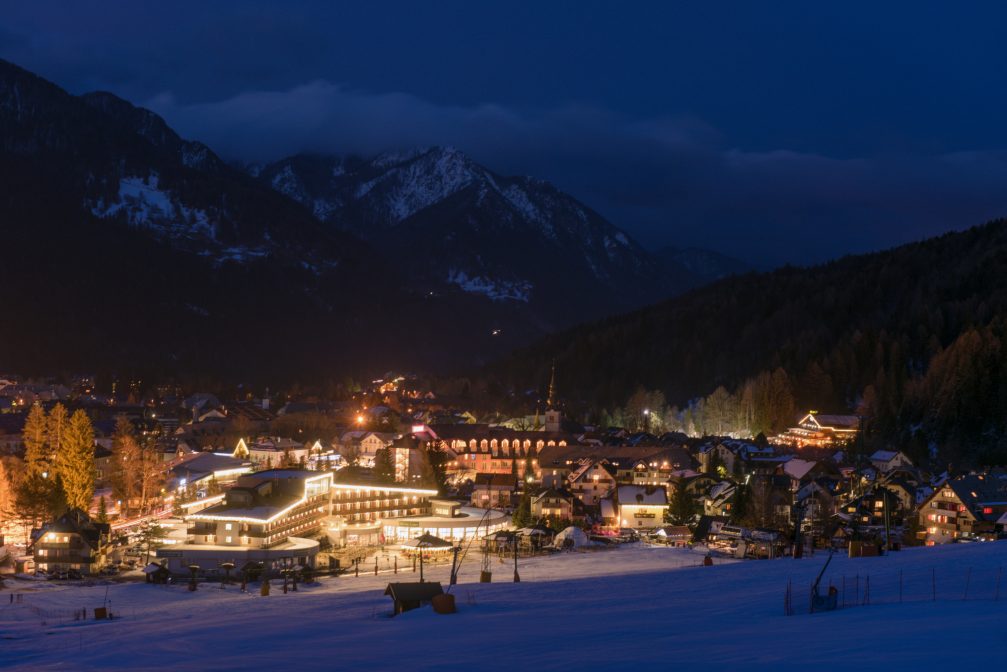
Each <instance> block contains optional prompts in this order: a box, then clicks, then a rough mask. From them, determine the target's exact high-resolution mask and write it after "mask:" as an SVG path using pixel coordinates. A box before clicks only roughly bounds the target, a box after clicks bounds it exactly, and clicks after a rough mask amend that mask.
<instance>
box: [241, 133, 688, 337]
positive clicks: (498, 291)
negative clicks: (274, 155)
mask: <svg viewBox="0 0 1007 672" xmlns="http://www.w3.org/2000/svg"><path fill="white" fill-rule="evenodd" d="M257 174H258V178H259V179H260V180H261V181H263V182H264V183H266V184H269V185H270V186H271V187H272V188H273V189H275V190H277V191H279V192H280V193H283V194H285V195H287V196H289V197H290V198H292V199H294V200H296V201H298V202H300V203H302V204H303V205H304V206H305V207H307V208H308V209H309V210H311V211H312V212H313V213H314V214H315V216H316V217H317V218H319V220H321V221H323V222H326V223H327V224H329V225H330V226H331V227H333V228H334V229H337V230H340V231H346V232H352V233H354V234H356V235H359V236H361V237H363V238H364V239H366V240H368V241H369V242H371V243H373V244H374V245H375V246H376V247H378V248H379V249H381V250H382V251H384V252H385V253H386V254H387V255H388V256H389V259H390V260H392V261H393V262H394V263H395V264H396V266H397V267H399V268H402V269H405V270H407V271H408V273H409V276H410V278H412V279H413V280H414V281H417V282H420V283H423V284H424V285H425V286H430V287H436V286H438V285H441V286H444V285H447V286H453V287H457V288H459V289H461V290H462V291H465V292H468V293H471V294H478V295H482V296H485V297H487V298H489V299H491V300H493V301H500V302H503V301H516V302H523V303H526V304H528V305H529V307H530V308H531V309H532V310H533V311H534V312H535V313H537V316H538V317H539V319H541V320H543V321H545V322H547V323H551V324H552V325H553V326H559V325H562V324H568V323H570V322H571V321H574V320H579V319H584V318H586V317H589V316H594V317H597V316H600V315H603V314H606V313H610V312H615V311H623V310H627V309H629V308H633V307H637V306H640V305H643V304H645V303H647V302H650V301H653V300H657V299H658V298H663V297H665V296H668V295H670V294H673V293H676V292H679V291H681V290H682V289H684V288H686V287H688V286H690V285H691V284H694V282H692V281H691V275H692V274H691V273H690V272H689V271H688V269H686V268H685V267H684V265H682V264H681V263H680V262H678V261H670V262H668V263H664V262H662V261H660V260H658V259H657V258H655V257H653V256H652V255H651V254H649V253H648V252H647V251H645V250H644V249H643V248H641V247H640V246H639V245H638V244H637V243H636V242H635V241H633V240H632V239H631V238H630V237H629V236H628V235H627V234H626V233H625V232H624V231H622V230H620V229H619V228H617V227H616V226H614V225H613V224H611V223H610V222H608V221H606V220H605V219H604V218H603V217H601V216H600V215H599V214H598V213H596V212H594V211H593V210H591V209H590V208H588V207H587V206H585V205H583V204H582V203H580V202H578V201H577V200H576V199H574V198H573V197H571V196H569V195H568V194H565V193H563V192H562V191H560V190H559V189H557V188H556V187H555V186H553V185H552V184H550V183H548V182H545V181H543V180H537V179H534V178H530V177H504V176H501V175H497V174H496V173H494V172H492V171H490V170H488V169H487V168H485V167H483V166H481V165H479V164H478V163H476V162H474V161H473V160H471V159H470V158H469V157H467V156H466V155H464V154H462V153H461V152H459V151H457V150H455V149H451V148H443V147H434V148H429V149H423V150H415V151H412V152H406V153H395V154H383V155H380V156H377V157H375V158H372V159H361V158H358V157H331V156H295V157H291V158H288V159H284V160H282V161H278V162H276V163H273V164H270V165H267V166H265V167H262V168H261V169H260V170H259V171H258V172H257ZM669 267H672V268H669Z"/></svg>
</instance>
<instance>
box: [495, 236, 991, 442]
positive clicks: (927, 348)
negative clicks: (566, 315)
mask: <svg viewBox="0 0 1007 672" xmlns="http://www.w3.org/2000/svg"><path fill="white" fill-rule="evenodd" d="M1005 337H1007V221H1003V220H1001V221H995V222H991V223H989V224H987V225H985V226H979V227H975V228H972V229H969V230H967V231H964V232H961V233H953V234H947V235H944V236H941V237H939V238H934V239H930V240H927V241H924V242H920V243H915V244H911V245H906V246H903V247H900V248H896V249H894V250H890V251H887V252H881V253H876V254H870V255H864V256H856V257H846V258H843V259H840V260H838V261H835V262H832V263H829V264H825V265H822V266H816V267H812V268H793V267H787V268H783V269H780V270H777V271H773V272H770V273H764V274H754V273H753V274H748V275H746V276H742V277H736V278H730V279H727V280H724V281H721V282H718V283H716V284H714V285H711V286H708V287H704V288H701V289H698V290H696V291H693V292H690V293H689V294H686V295H685V296H682V297H678V298H675V299H672V300H669V301H666V302H663V303H660V304H657V305H655V306H653V307H650V308H647V309H644V310H640V311H637V312H634V313H630V314H628V315H624V316H620V317H616V318H612V319H608V320H604V321H602V322H598V323H595V324H591V325H587V326H583V327H579V328H576V329H573V330H570V331H567V332H564V333H561V334H558V335H556V336H552V337H549V338H547V339H546V340H545V341H543V342H542V343H540V344H538V345H537V346H535V347H533V348H529V349H526V350H523V351H521V352H519V353H516V354H515V355H514V356H512V357H510V358H508V359H506V360H504V361H502V362H500V363H499V364H498V365H496V366H495V367H494V368H492V369H491V370H490V372H489V379H490V380H492V381H494V383H497V384H501V385H502V386H504V387H505V388H506V387H509V388H511V389H520V387H521V386H526V385H527V384H528V381H538V380H543V379H547V377H548V370H549V368H550V367H551V366H552V365H553V363H555V367H556V370H557V372H558V373H557V375H558V377H559V379H560V380H561V381H562V386H563V388H564V389H565V390H566V391H568V393H569V394H570V396H575V395H576V396H577V397H578V399H577V401H583V402H587V403H588V404H589V405H590V406H592V407H594V408H604V409H607V410H606V411H605V413H604V414H603V415H604V416H606V417H602V418H601V419H603V420H604V419H613V420H621V421H623V422H624V423H625V424H628V425H633V424H638V425H639V424H640V423H642V422H643V419H642V416H641V415H640V414H641V413H642V411H641V408H642V407H644V406H646V407H648V410H649V408H651V407H654V406H658V405H660V404H661V403H662V402H663V400H664V399H667V401H668V404H670V405H672V406H671V408H670V409H668V410H667V411H666V412H664V413H655V412H651V413H649V414H648V416H647V422H651V423H660V424H661V425H665V426H671V427H673V426H675V425H683V424H684V425H687V428H688V429H693V430H694V431H696V432H699V433H724V432H728V431H738V432H743V433H745V432H748V431H750V432H752V433H753V434H755V433H758V432H772V431H777V430H780V429H782V428H784V427H785V426H786V425H788V424H789V423H792V422H793V420H794V419H795V414H796V413H797V412H799V411H800V410H803V409H810V408H815V409H819V410H821V411H823V412H828V411H832V412H848V411H855V412H857V413H860V414H862V415H864V416H865V418H866V419H865V426H866V428H867V433H866V439H867V442H868V445H879V444H884V445H898V446H900V447H902V448H905V449H907V450H909V451H910V452H911V453H912V454H913V455H914V456H916V457H917V458H918V459H923V458H925V457H926V456H927V453H928V448H929V447H933V448H935V449H937V450H938V451H939V454H938V456H937V459H938V460H959V461H961V460H965V461H968V460H979V461H984V460H991V459H993V458H994V455H993V452H994V451H997V452H999V453H1003V452H1004V451H1005V447H1007V440H1005V438H1004V434H1005V429H1007V351H1005V349H1004V339H1005ZM575 391H576V392H575ZM634 391H636V394H634ZM631 397H632V398H631ZM676 407H677V408H676ZM613 409H618V410H617V411H616V410H613Z"/></svg>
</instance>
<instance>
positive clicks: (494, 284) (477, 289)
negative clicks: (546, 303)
mask: <svg viewBox="0 0 1007 672" xmlns="http://www.w3.org/2000/svg"><path fill="white" fill-rule="evenodd" d="M447 281H448V282H449V283H451V284H453V285H457V286H458V287H460V288H461V289H462V290H463V291H466V292H468V293H469V294H483V295H485V296H487V297H489V298H490V299H492V300H493V301H507V300H511V301H523V302H525V303H527V302H528V300H529V299H530V298H531V290H532V284H531V283H530V282H527V281H525V280H494V279H492V278H487V277H484V276H481V275H473V276H469V274H468V273H466V272H465V271H462V270H459V269H456V268H452V269H448V277H447Z"/></svg>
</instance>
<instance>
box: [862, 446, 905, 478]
mask: <svg viewBox="0 0 1007 672" xmlns="http://www.w3.org/2000/svg"><path fill="white" fill-rule="evenodd" d="M871 464H872V465H873V466H874V468H875V469H877V470H878V472H879V473H882V474H887V473H888V472H890V471H892V470H893V469H895V468H897V467H911V466H913V463H912V461H910V459H909V458H908V457H906V455H905V453H903V452H902V451H900V450H879V451H877V452H875V453H874V454H873V455H871Z"/></svg>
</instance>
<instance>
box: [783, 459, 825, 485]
mask: <svg viewBox="0 0 1007 672" xmlns="http://www.w3.org/2000/svg"><path fill="white" fill-rule="evenodd" d="M816 464H818V463H817V462H814V461H812V460H802V459H801V458H799V457H795V458H794V459H792V460H787V462H785V463H784V465H783V471H785V472H786V473H787V475H788V476H790V477H791V478H795V479H797V480H801V479H802V478H804V477H805V476H807V475H808V472H810V471H811V470H812V469H814V468H815V465H816Z"/></svg>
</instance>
